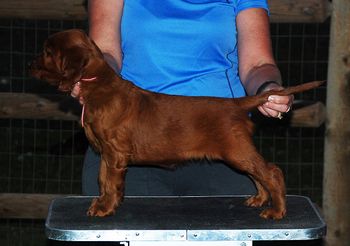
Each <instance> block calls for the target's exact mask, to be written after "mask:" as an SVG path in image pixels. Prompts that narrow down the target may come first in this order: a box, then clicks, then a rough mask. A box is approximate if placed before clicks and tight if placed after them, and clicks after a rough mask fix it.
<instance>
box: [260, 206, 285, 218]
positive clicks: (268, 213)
mask: <svg viewBox="0 0 350 246" xmlns="http://www.w3.org/2000/svg"><path fill="white" fill-rule="evenodd" d="M284 216H286V210H285V209H284V210H278V209H274V208H267V209H265V210H263V211H262V212H261V213H260V217H262V218H264V219H274V220H280V219H283V217H284Z"/></svg>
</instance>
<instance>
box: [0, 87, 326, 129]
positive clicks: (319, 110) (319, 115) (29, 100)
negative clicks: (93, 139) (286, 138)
mask: <svg viewBox="0 0 350 246" xmlns="http://www.w3.org/2000/svg"><path fill="white" fill-rule="evenodd" d="M80 113H81V106H80V105H79V103H78V102H77V101H76V100H75V99H73V98H72V97H70V96H64V95H35V94H27V93H0V119H1V118H3V119H4V118H5V119H53V120H73V121H79V120H80ZM325 115H326V113H325V106H324V105H323V104H322V103H320V102H317V103H314V104H311V105H310V103H308V105H307V106H305V107H301V108H299V107H298V108H295V109H294V110H293V113H292V115H291V119H290V126H291V127H319V126H320V125H321V124H322V123H323V122H324V121H325V117H326V116H325Z"/></svg>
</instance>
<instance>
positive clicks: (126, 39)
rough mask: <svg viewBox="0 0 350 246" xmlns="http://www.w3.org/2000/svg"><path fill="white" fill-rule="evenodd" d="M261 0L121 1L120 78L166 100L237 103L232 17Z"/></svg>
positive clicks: (241, 91)
mask: <svg viewBox="0 0 350 246" xmlns="http://www.w3.org/2000/svg"><path fill="white" fill-rule="evenodd" d="M247 8H264V9H266V10H267V11H268V6H267V0H124V9H123V16H122V24H121V45H122V51H123V63H122V70H121V75H122V77H123V78H125V79H127V80H130V81H132V82H134V83H135V84H136V85H137V86H139V87H141V88H144V89H147V90H151V91H155V92H162V93H166V94H173V95H187V96H216V97H241V96H244V95H245V91H244V88H243V86H242V84H241V81H240V78H239V75H238V57H237V29H236V16H237V14H238V13H239V12H240V11H242V10H244V9H247Z"/></svg>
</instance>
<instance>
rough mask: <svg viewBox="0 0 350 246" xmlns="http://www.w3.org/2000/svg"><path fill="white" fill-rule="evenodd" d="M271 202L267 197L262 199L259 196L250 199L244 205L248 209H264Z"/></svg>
mask: <svg viewBox="0 0 350 246" xmlns="http://www.w3.org/2000/svg"><path fill="white" fill-rule="evenodd" d="M268 202H269V200H268V198H267V197H262V196H259V195H256V196H251V197H250V198H248V199H247V200H246V201H245V202H244V204H245V205H246V206H248V207H253V208H259V207H262V206H264V205H266V204H268Z"/></svg>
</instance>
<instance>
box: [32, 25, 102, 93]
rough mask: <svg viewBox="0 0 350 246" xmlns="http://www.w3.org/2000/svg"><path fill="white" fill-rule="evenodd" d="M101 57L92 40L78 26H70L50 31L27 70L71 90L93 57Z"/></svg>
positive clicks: (37, 76) (64, 89)
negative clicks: (73, 27)
mask: <svg viewBox="0 0 350 246" xmlns="http://www.w3.org/2000/svg"><path fill="white" fill-rule="evenodd" d="M99 58H103V55H102V53H101V51H100V50H99V49H98V47H97V46H96V45H95V43H94V42H93V41H92V40H90V39H89V38H88V36H87V35H86V34H85V33H84V32H83V31H81V30H77V29H72V30H67V31H63V32H58V33H55V34H53V35H51V36H50V37H49V38H48V39H47V40H46V41H45V43H44V48H43V51H42V53H41V54H39V55H38V56H37V57H36V58H35V59H34V60H33V62H32V63H31V65H30V74H31V75H32V76H33V77H35V78H37V79H40V80H45V81H47V82H48V83H50V84H52V85H55V86H58V89H59V90H61V91H71V89H72V87H73V86H74V84H75V83H76V82H77V81H79V80H80V79H81V78H82V76H83V75H84V73H85V72H86V70H87V67H88V65H91V63H92V62H93V61H96V60H97V59H99Z"/></svg>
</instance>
